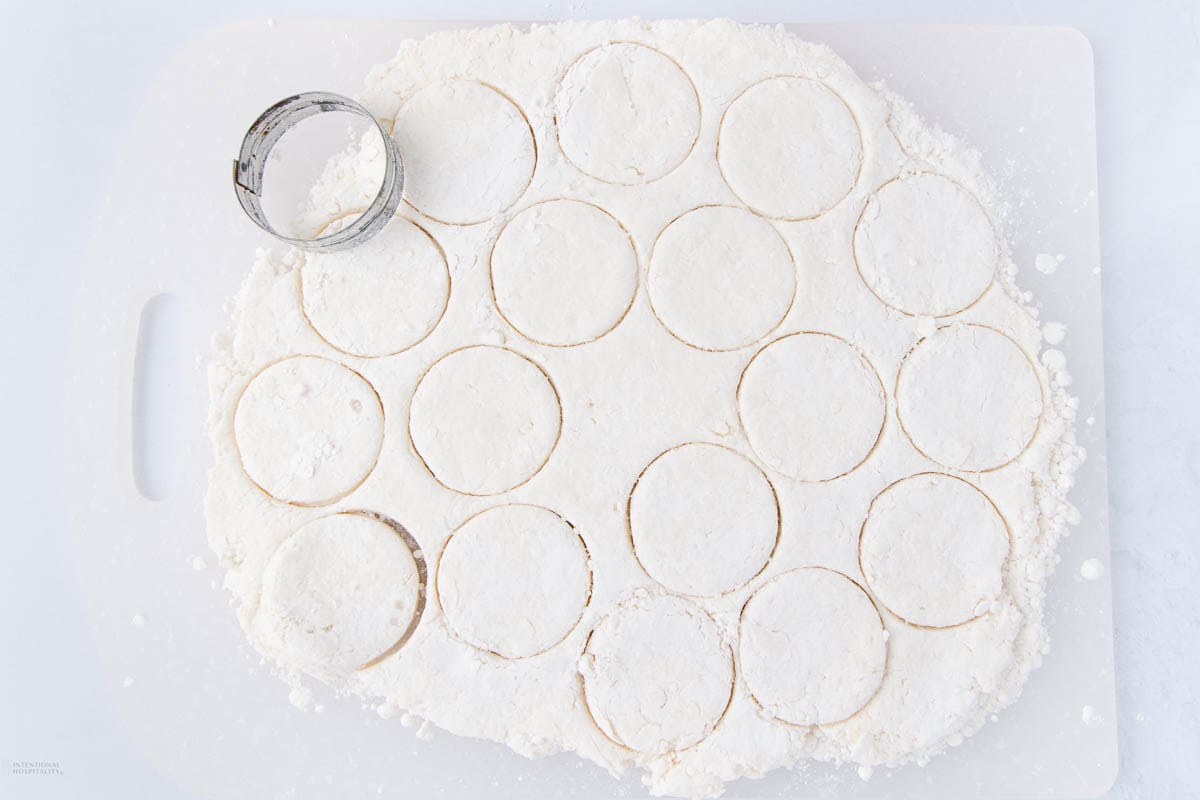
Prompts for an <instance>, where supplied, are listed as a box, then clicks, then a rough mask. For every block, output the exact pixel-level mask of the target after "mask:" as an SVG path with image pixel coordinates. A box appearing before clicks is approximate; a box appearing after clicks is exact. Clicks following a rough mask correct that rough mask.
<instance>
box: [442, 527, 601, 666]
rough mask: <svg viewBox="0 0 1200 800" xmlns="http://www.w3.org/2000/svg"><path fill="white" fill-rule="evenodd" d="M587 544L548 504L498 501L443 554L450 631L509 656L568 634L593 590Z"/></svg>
mask: <svg viewBox="0 0 1200 800" xmlns="http://www.w3.org/2000/svg"><path fill="white" fill-rule="evenodd" d="M591 590H592V574H591V569H590V567H589V565H588V553H587V548H586V546H585V545H584V543H583V539H581V538H580V536H579V534H578V533H576V532H575V529H574V528H573V527H572V526H571V524H570V523H569V522H567V521H566V520H564V519H563V518H562V517H560V516H559V515H558V514H556V513H554V512H553V511H550V510H549V509H546V508H542V507H540V506H530V505H507V506H497V507H495V508H491V509H488V510H487V511H484V512H482V513H480V514H477V515H475V516H474V517H472V518H471V519H469V520H467V521H466V522H465V523H463V525H462V526H461V527H459V528H458V530H456V531H455V532H454V534H453V535H452V536H451V537H450V540H449V541H448V542H447V543H446V547H445V549H444V550H443V551H442V556H441V559H440V560H439V562H438V572H437V592H438V601H439V603H440V604H441V607H442V611H443V613H444V614H445V615H446V623H447V624H448V625H449V627H450V629H451V631H452V632H453V633H454V634H455V635H456V636H457V637H458V638H459V639H462V640H463V641H464V642H466V643H467V644H469V645H472V646H473V647H476V648H478V649H480V650H484V651H487V652H490V653H494V654H495V655H498V656H501V657H502V658H528V657H530V656H535V655H537V654H539V653H543V652H545V651H546V650H549V649H550V648H551V647H553V646H554V645H556V644H558V643H559V642H561V641H562V640H563V639H564V638H565V637H566V636H567V634H568V633H570V632H571V629H572V628H574V627H575V625H576V623H578V622H579V619H580V617H581V616H582V615H583V610H584V608H585V607H586V606H587V603H588V598H589V597H590V596H591Z"/></svg>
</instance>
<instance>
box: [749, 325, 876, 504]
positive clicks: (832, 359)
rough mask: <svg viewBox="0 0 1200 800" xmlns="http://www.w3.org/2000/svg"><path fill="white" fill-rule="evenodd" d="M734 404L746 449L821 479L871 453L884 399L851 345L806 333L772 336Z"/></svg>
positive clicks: (792, 473)
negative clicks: (747, 445) (744, 438)
mask: <svg viewBox="0 0 1200 800" xmlns="http://www.w3.org/2000/svg"><path fill="white" fill-rule="evenodd" d="M737 406H738V418H739V419H740V420H741V423H742V428H743V430H745V432H746V438H747V439H749V441H750V446H751V447H752V448H753V449H754V452H755V453H757V454H758V456H759V458H761V459H762V460H763V461H764V462H766V464H767V465H769V466H770V467H771V468H772V469H775V470H778V471H779V472H781V473H782V474H784V475H787V476H788V477H791V478H797V479H799V480H802V481H827V480H833V479H834V478H839V477H841V476H843V475H845V474H847V473H849V472H851V471H853V470H855V469H857V468H858V467H859V466H860V465H861V464H862V463H863V462H864V461H865V460H866V459H867V457H868V456H869V455H870V454H871V452H872V450H874V448H875V445H876V444H877V443H878V442H879V437H880V436H882V434H883V423H884V419H885V414H886V410H887V401H886V399H885V397H884V393H883V384H882V383H881V382H880V380H879V376H878V375H877V374H876V372H875V369H874V368H873V367H872V366H871V364H870V363H869V362H868V361H867V359H866V357H865V356H863V354H862V353H860V352H859V351H858V349H857V348H855V347H854V346H852V345H851V344H850V343H848V342H846V341H845V340H844V339H841V338H839V337H837V336H834V335H833V334H829V333H819V332H811V331H806V332H802V333H793V334H789V335H787V336H784V337H781V338H779V339H776V340H775V341H773V342H771V343H770V344H768V345H767V346H766V347H764V348H763V349H761V350H759V351H758V352H757V353H756V354H755V355H754V357H753V358H752V359H750V363H749V364H747V365H746V369H745V370H744V371H743V372H742V377H741V380H740V381H739V382H738V388H737Z"/></svg>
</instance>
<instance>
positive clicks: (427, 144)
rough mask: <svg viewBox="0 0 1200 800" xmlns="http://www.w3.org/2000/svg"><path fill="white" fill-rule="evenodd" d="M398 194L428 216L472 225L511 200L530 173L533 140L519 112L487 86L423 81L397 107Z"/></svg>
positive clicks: (534, 154) (394, 132) (520, 191)
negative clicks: (401, 170)
mask: <svg viewBox="0 0 1200 800" xmlns="http://www.w3.org/2000/svg"><path fill="white" fill-rule="evenodd" d="M392 136H393V137H394V138H395V140H396V145H397V148H398V149H399V151H400V155H401V157H402V158H403V159H404V196H405V198H406V199H407V200H408V202H409V203H410V204H411V205H412V206H413V207H414V208H416V209H417V210H418V211H420V212H421V213H422V214H424V215H426V216H427V217H430V218H431V219H435V220H438V221H439V222H445V223H449V224H452V225H473V224H475V223H478V222H484V221H486V220H487V219H489V218H490V217H493V216H495V215H496V214H499V213H500V212H501V211H504V210H505V209H507V208H509V207H510V206H512V204H513V203H515V202H517V199H518V198H519V197H520V196H521V195H522V194H523V193H524V192H525V189H526V188H527V187H528V186H529V182H530V180H531V179H532V178H533V169H534V165H535V164H536V163H537V148H536V146H535V145H534V141H533V131H532V129H531V128H530V127H529V121H528V120H527V119H526V118H525V115H524V113H522V111H521V109H519V108H518V107H517V106H516V104H515V103H513V101H512V100H510V99H509V98H508V97H506V96H505V95H503V94H501V93H500V92H498V91H496V90H495V89H493V88H492V87H491V86H487V85H486V84H483V83H479V82H478V81H471V80H451V81H443V82H441V83H434V84H431V85H429V86H426V87H425V88H424V89H422V90H421V91H419V92H417V93H416V94H415V95H413V97H412V98H410V99H409V100H408V102H406V103H405V104H404V105H403V106H401V108H400V111H399V112H398V113H397V114H396V120H395V123H394V125H393V128H392Z"/></svg>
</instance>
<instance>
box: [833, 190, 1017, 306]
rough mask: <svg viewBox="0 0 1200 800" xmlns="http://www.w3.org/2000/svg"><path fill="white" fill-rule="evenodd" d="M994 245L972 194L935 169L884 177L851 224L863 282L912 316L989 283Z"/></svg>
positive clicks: (964, 301) (970, 299) (964, 298)
mask: <svg viewBox="0 0 1200 800" xmlns="http://www.w3.org/2000/svg"><path fill="white" fill-rule="evenodd" d="M999 252H1000V249H999V246H998V245H997V243H996V233H995V231H994V230H993V229H992V223H991V221H990V220H989V219H988V217H987V214H986V213H985V212H984V210H983V207H982V206H980V205H979V201H978V200H976V199H975V198H974V197H972V196H971V195H969V194H968V193H967V192H966V190H964V189H963V188H962V187H961V186H959V185H958V184H957V183H955V182H954V181H952V180H950V179H949V178H943V177H941V176H940V175H915V176H913V177H911V178H900V179H897V180H893V181H891V182H889V183H886V184H884V186H883V188H881V189H880V190H879V191H877V192H876V193H875V194H874V195H873V196H872V197H871V199H870V200H868V201H867V205H866V207H865V208H864V209H863V212H862V216H861V217H859V220H858V225H857V227H856V228H855V229H854V260H855V263H856V264H858V272H859V274H860V275H861V276H862V279H863V282H864V283H866V284H867V287H868V288H870V290H871V291H872V292H874V293H875V296H876V297H878V298H879V299H880V300H882V301H883V302H884V303H887V304H888V305H889V306H891V307H892V308H895V309H898V310H900V311H903V312H904V313H906V314H913V315H918V316H928V317H944V316H948V315H950V314H957V313H958V312H960V311H962V310H963V309H965V308H967V307H968V306H970V305H971V304H973V303H974V302H975V301H976V300H978V299H979V298H980V297H981V296H983V293H984V292H986V291H987V289H988V287H989V286H991V285H992V278H993V277H994V276H995V274H996V259H997V258H998V256H999Z"/></svg>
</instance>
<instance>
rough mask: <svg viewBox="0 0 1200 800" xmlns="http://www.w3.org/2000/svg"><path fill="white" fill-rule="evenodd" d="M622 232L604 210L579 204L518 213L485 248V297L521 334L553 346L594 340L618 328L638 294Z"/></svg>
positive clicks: (548, 204)
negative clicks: (488, 283)
mask: <svg viewBox="0 0 1200 800" xmlns="http://www.w3.org/2000/svg"><path fill="white" fill-rule="evenodd" d="M637 271H638V263H637V255H636V254H635V253H634V250H633V242H632V241H631V240H630V238H629V233H628V232H627V231H626V230H625V228H624V227H623V226H622V225H621V223H619V222H617V220H616V219H614V218H613V217H612V216H611V215H610V214H609V213H608V212H606V211H604V210H603V209H601V208H599V207H598V206H594V205H592V204H591V203H584V202H581V201H578V200H547V201H545V202H542V203H538V204H537V205H535V206H532V207H530V208H527V209H525V210H524V211H522V212H521V213H520V214H518V215H517V216H515V217H514V218H513V219H512V221H511V222H509V223H508V225H506V226H505V228H504V230H503V231H501V233H500V236H499V238H498V239H497V240H496V245H495V247H494V248H493V249H492V258H491V277H492V292H493V293H494V295H495V298H496V306H497V308H499V309H500V313H501V314H502V315H503V316H504V318H505V319H506V320H508V322H509V324H511V325H512V326H513V327H514V328H516V329H517V330H518V331H519V332H520V333H521V334H522V335H523V336H525V337H526V338H528V339H532V340H533V341H535V342H538V343H540V344H548V345H553V346H556V347H564V346H568V345H576V344H583V343H585V342H590V341H594V340H596V339H599V338H600V337H601V336H603V335H604V334H606V333H608V332H609V331H611V330H612V329H613V328H615V327H616V326H617V323H619V322H620V321H621V319H622V318H623V317H624V316H625V313H626V312H627V311H628V310H629V307H630V305H631V304H632V303H633V295H634V292H635V291H636V290H637Z"/></svg>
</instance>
